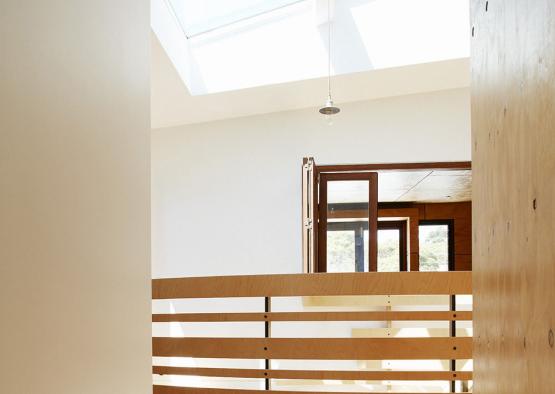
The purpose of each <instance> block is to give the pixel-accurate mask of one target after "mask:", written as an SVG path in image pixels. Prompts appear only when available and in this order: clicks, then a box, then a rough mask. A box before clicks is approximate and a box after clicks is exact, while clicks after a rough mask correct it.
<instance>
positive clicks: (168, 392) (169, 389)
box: [153, 385, 439, 394]
mask: <svg viewBox="0 0 555 394" xmlns="http://www.w3.org/2000/svg"><path fill="white" fill-rule="evenodd" d="M153 393H154V394H264V393H268V391H263V390H238V389H209V388H205V387H176V386H159V385H156V386H154V392H153ZM271 393H273V394H299V391H282V390H272V391H271ZM300 393H303V394H343V393H344V392H337V391H333V392H332V391H326V392H323V391H301V392H300ZM349 393H350V394H368V392H367V391H365V392H360V391H358V392H349ZM373 394H387V393H378V392H375V393H373ZM403 394H413V393H403ZM428 394H434V393H428ZM436 394H439V393H436Z"/></svg>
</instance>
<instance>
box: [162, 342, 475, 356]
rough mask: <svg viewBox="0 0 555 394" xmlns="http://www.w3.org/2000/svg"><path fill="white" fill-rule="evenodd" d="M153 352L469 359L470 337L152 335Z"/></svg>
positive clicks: (470, 352)
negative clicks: (188, 336)
mask: <svg viewBox="0 0 555 394" xmlns="http://www.w3.org/2000/svg"><path fill="white" fill-rule="evenodd" d="M152 355H153V356H158V357H202V358H242V359H267V358H268V359H281V360H308V359H313V360H384V359H385V360H389V359H395V360H437V359H469V358H472V338H165V337H164V338H160V337H158V338H153V339H152Z"/></svg>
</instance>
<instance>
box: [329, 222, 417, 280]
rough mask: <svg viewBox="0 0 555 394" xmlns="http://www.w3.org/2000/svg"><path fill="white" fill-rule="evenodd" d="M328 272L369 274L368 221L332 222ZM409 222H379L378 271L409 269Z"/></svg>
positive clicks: (330, 225)
mask: <svg viewBox="0 0 555 394" xmlns="http://www.w3.org/2000/svg"><path fill="white" fill-rule="evenodd" d="M327 227H328V228H327V229H328V233H327V237H328V240H327V245H328V248H327V268H328V269H327V272H368V271H369V267H368V253H366V251H367V250H368V222H367V221H342V222H337V221H336V222H330V223H328V226H327ZM406 231H407V222H406V221H397V220H396V221H379V222H378V272H399V271H406V270H407V244H406V242H407V233H406Z"/></svg>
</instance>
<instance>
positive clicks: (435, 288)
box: [152, 271, 472, 299]
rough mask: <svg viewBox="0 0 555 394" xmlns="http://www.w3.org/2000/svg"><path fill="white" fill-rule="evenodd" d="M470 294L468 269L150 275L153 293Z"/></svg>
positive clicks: (164, 295) (201, 295)
mask: <svg viewBox="0 0 555 394" xmlns="http://www.w3.org/2000/svg"><path fill="white" fill-rule="evenodd" d="M452 294H460V295H462V294H472V274H471V272H467V271H456V272H379V273H377V272H365V273H320V274H278V275H244V276H210V277H192V278H168V279H154V280H153V281H152V298H153V299H177V298H228V297H298V296H330V295H333V296H340V295H344V296H353V295H452Z"/></svg>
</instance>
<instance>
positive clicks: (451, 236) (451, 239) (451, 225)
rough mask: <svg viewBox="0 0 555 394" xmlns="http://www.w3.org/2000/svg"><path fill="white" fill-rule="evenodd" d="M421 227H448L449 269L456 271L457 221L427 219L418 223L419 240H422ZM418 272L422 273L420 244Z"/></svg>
mask: <svg viewBox="0 0 555 394" xmlns="http://www.w3.org/2000/svg"><path fill="white" fill-rule="evenodd" d="M421 226H447V269H448V270H449V271H455V220H453V219H426V220H422V219H421V220H419V222H418V238H419V239H420V227H421ZM418 253H419V256H418V271H420V264H421V259H420V244H419V245H418Z"/></svg>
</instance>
